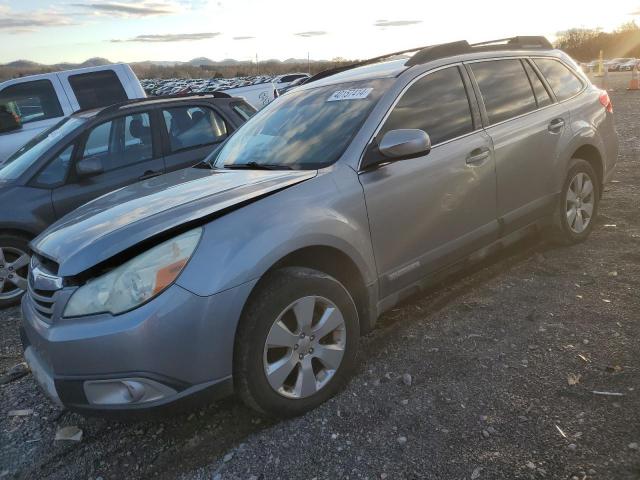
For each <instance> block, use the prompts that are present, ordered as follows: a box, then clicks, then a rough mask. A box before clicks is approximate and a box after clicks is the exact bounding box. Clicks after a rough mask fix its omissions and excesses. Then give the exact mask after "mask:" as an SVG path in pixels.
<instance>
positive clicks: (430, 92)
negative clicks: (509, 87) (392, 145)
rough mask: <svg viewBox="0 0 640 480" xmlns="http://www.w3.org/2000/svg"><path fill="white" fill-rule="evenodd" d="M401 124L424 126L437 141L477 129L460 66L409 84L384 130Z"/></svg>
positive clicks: (408, 126)
mask: <svg viewBox="0 0 640 480" xmlns="http://www.w3.org/2000/svg"><path fill="white" fill-rule="evenodd" d="M399 128H417V129H420V130H424V131H425V132H427V133H428V134H429V137H430V138H431V143H432V144H433V145H436V144H438V143H442V142H445V141H447V140H451V139H452V138H456V137H459V136H461V135H465V134H467V133H470V132H472V131H473V119H472V116H471V108H470V106H469V98H468V97H467V92H466V89H465V86H464V82H463V81H462V77H461V75H460V71H459V70H458V67H451V68H446V69H444V70H438V71H437V72H434V73H430V74H428V75H426V76H425V77H423V78H421V79H420V80H418V81H417V82H415V83H414V84H413V85H411V87H409V89H408V90H407V91H406V92H405V93H404V95H403V96H402V98H401V99H400V101H399V102H398V104H397V105H396V106H395V107H394V109H393V111H392V112H391V114H390V115H389V118H388V119H387V121H386V123H385V125H384V128H383V129H382V132H381V134H384V133H386V132H388V131H389V130H396V129H399Z"/></svg>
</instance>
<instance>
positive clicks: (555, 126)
mask: <svg viewBox="0 0 640 480" xmlns="http://www.w3.org/2000/svg"><path fill="white" fill-rule="evenodd" d="M563 128H564V119H562V118H556V119H554V120H551V123H550V124H549V131H550V132H551V133H560V132H561V131H562V129H563Z"/></svg>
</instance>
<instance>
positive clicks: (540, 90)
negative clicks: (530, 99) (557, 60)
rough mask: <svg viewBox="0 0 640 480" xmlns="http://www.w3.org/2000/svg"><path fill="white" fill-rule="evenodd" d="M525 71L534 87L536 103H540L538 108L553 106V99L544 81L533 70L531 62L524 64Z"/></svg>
mask: <svg viewBox="0 0 640 480" xmlns="http://www.w3.org/2000/svg"><path fill="white" fill-rule="evenodd" d="M523 64H524V69H525V70H526V71H527V75H528V76H529V81H530V82H531V86H532V87H533V93H535V95H536V101H537V102H538V108H542V107H546V106H547V105H551V104H552V103H553V99H552V98H551V96H550V95H549V92H547V89H546V88H545V86H544V84H543V83H542V80H540V77H539V76H538V74H537V73H536V72H535V71H534V70H533V68H532V67H531V65H529V62H526V61H525V62H523Z"/></svg>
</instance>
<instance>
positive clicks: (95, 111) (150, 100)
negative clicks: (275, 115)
mask: <svg viewBox="0 0 640 480" xmlns="http://www.w3.org/2000/svg"><path fill="white" fill-rule="evenodd" d="M203 100H204V101H207V102H214V103H218V102H219V103H228V102H229V101H230V100H233V101H244V99H242V98H240V97H232V96H231V95H229V94H226V93H222V92H213V93H206V94H198V95H175V96H171V95H166V96H159V97H146V98H136V99H131V100H126V101H124V102H120V103H116V104H114V105H108V106H106V107H100V108H91V109H87V110H80V111H77V112H75V113H74V114H73V115H72V116H73V117H77V118H83V119H91V118H94V117H97V116H99V115H104V114H106V113H108V112H116V111H125V110H126V109H127V108H134V107H141V106H156V105H162V104H174V103H175V104H180V103H184V102H193V101H203Z"/></svg>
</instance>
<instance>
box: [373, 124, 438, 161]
mask: <svg viewBox="0 0 640 480" xmlns="http://www.w3.org/2000/svg"><path fill="white" fill-rule="evenodd" d="M378 149H379V150H380V153H381V154H382V155H383V156H384V157H386V158H387V159H389V160H404V159H407V158H414V157H418V156H421V155H426V154H428V153H429V152H430V151H431V139H430V138H429V135H427V132H425V131H424V130H418V129H399V130H389V131H388V132H387V133H385V134H384V136H383V137H382V140H381V141H380V145H379V146H378Z"/></svg>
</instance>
